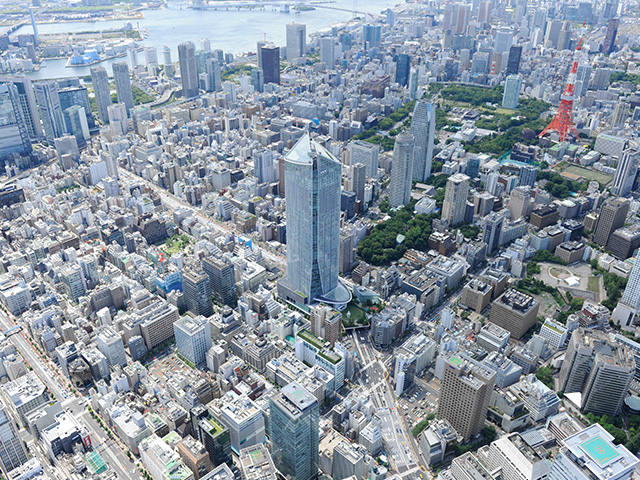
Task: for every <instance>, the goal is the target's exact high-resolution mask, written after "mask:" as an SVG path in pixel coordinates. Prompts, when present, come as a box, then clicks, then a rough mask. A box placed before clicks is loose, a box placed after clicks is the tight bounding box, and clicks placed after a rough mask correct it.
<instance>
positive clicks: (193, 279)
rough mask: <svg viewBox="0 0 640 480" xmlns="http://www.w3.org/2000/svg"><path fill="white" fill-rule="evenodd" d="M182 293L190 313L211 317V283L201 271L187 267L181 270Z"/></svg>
mask: <svg viewBox="0 0 640 480" xmlns="http://www.w3.org/2000/svg"><path fill="white" fill-rule="evenodd" d="M182 293H183V295H184V303H185V305H186V307H187V309H188V310H189V311H190V312H193V313H195V314H196V315H203V316H205V317H210V316H211V315H213V301H212V300H211V283H210V281H209V276H208V275H207V274H206V273H205V272H204V270H203V269H201V268H197V267H193V266H190V265H187V266H185V267H184V268H183V270H182Z"/></svg>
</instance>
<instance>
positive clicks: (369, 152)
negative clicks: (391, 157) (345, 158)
mask: <svg viewBox="0 0 640 480" xmlns="http://www.w3.org/2000/svg"><path fill="white" fill-rule="evenodd" d="M379 156H380V146H379V145H374V144H373V143H369V142H365V141H362V140H354V141H353V142H351V143H349V160H350V162H349V163H350V164H351V165H355V164H356V163H362V164H364V166H365V174H366V176H367V177H368V178H378V165H379V160H378V157H379Z"/></svg>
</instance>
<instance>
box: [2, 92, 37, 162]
mask: <svg viewBox="0 0 640 480" xmlns="http://www.w3.org/2000/svg"><path fill="white" fill-rule="evenodd" d="M19 102H20V101H19V99H18V92H17V89H16V87H15V85H13V84H12V83H8V82H5V83H0V112H2V115H1V116H0V138H2V139H3V142H2V143H1V144H0V158H1V159H5V158H7V157H8V156H10V155H12V154H18V155H21V154H24V153H30V152H31V141H30V140H29V132H28V129H27V126H26V125H25V122H24V121H23V118H22V112H21V109H20V104H19Z"/></svg>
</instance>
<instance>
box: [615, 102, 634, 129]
mask: <svg viewBox="0 0 640 480" xmlns="http://www.w3.org/2000/svg"><path fill="white" fill-rule="evenodd" d="M630 110H631V107H630V106H629V104H628V103H627V102H623V101H622V100H620V101H619V102H618V103H616V107H615V108H614V110H613V115H612V116H611V119H612V120H611V126H612V127H615V128H623V127H624V124H625V122H626V121H627V118H629V111H630Z"/></svg>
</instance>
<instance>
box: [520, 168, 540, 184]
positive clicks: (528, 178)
mask: <svg viewBox="0 0 640 480" xmlns="http://www.w3.org/2000/svg"><path fill="white" fill-rule="evenodd" d="M537 176H538V168H537V167H534V166H533V165H523V166H522V167H520V182H519V183H520V186H521V187H524V186H529V187H531V188H533V187H535V185H536V178H537Z"/></svg>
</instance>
